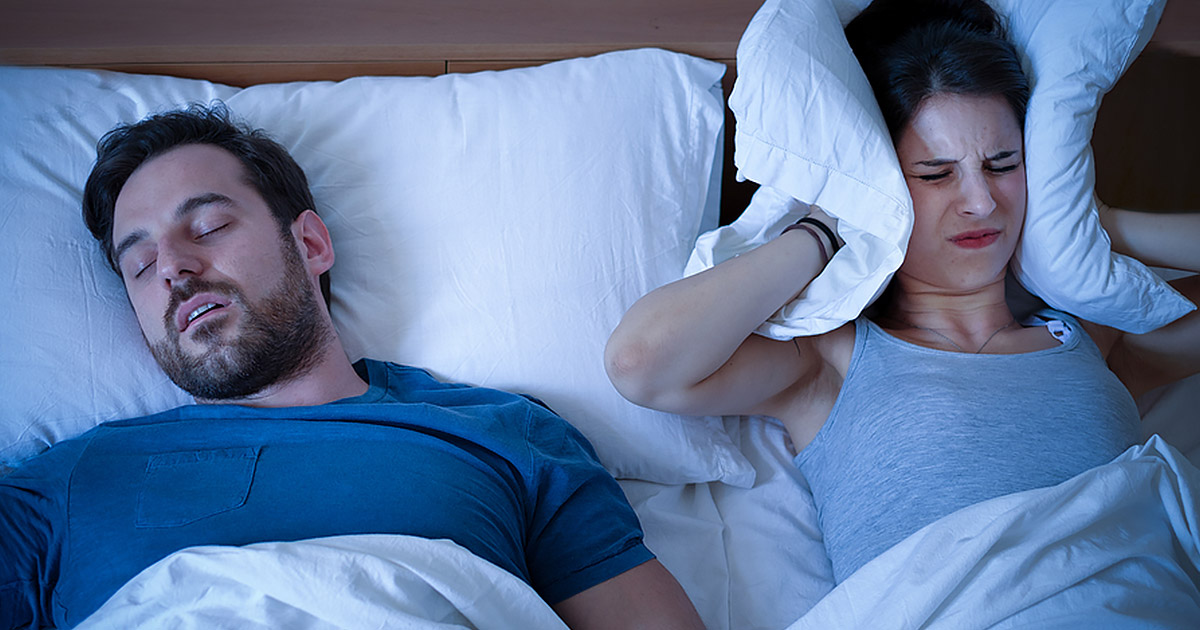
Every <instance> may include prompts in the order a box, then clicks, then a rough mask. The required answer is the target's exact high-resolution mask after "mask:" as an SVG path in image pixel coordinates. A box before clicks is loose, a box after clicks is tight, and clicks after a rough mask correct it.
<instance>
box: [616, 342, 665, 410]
mask: <svg viewBox="0 0 1200 630" xmlns="http://www.w3.org/2000/svg"><path fill="white" fill-rule="evenodd" d="M656 363H657V362H656V361H655V356H654V351H653V349H652V346H651V344H650V343H649V342H648V341H646V340H645V339H642V338H629V337H627V336H624V335H613V336H612V338H610V339H609V340H608V344H607V345H606V346H605V348H604V370H605V372H607V373H608V380H610V381H612V384H613V387H615V388H616V390H617V392H619V393H620V394H621V395H622V396H624V397H625V398H626V399H627V400H629V402H632V403H634V404H637V405H641V406H643V407H653V406H654V404H653V403H654V400H655V398H657V396H656V390H655V384H654V378H653V375H654V374H655V372H656V371H657V369H656V367H655V366H656Z"/></svg>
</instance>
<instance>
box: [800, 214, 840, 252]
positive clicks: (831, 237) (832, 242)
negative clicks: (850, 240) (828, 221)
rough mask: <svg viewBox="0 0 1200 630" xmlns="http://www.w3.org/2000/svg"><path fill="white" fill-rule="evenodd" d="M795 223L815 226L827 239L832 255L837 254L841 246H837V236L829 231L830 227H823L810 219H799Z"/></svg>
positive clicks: (822, 224) (818, 222) (823, 225)
mask: <svg viewBox="0 0 1200 630" xmlns="http://www.w3.org/2000/svg"><path fill="white" fill-rule="evenodd" d="M796 223H797V224H801V223H805V224H808V225H813V226H816V228H817V229H818V230H821V232H822V233H823V234H824V235H825V236H827V237H829V245H830V246H831V247H832V248H833V252H832V253H833V254H836V253H837V252H838V250H839V249H841V248H842V246H841V245H838V240H837V234H834V233H833V230H832V229H830V227H829V226H828V225H825V224H824V223H821V222H820V221H818V220H816V219H814V218H812V217H800V220H799V221H796ZM831 255H832V254H831Z"/></svg>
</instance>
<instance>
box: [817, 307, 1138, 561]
mask: <svg viewBox="0 0 1200 630" xmlns="http://www.w3.org/2000/svg"><path fill="white" fill-rule="evenodd" d="M1035 317H1038V318H1040V319H1041V320H1042V321H1045V320H1053V321H1050V323H1051V324H1052V327H1051V330H1052V331H1054V332H1055V334H1056V336H1059V337H1060V340H1062V341H1063V343H1062V345H1060V346H1059V347H1057V348H1051V349H1048V350H1041V351H1037V352H1030V353H1025V354H1016V355H997V354H980V355H977V354H963V353H956V352H945V351H941V350H934V349H930V348H925V347H922V346H918V345H916V344H912V343H909V342H907V341H903V340H901V339H898V338H896V337H893V336H891V335H889V334H887V333H886V332H884V331H883V330H882V329H881V328H880V327H879V326H876V325H875V324H874V323H872V322H870V321H868V320H866V319H864V318H860V319H858V320H857V321H856V322H855V342H854V353H853V356H852V357H851V359H850V367H849V370H848V371H847V374H846V380H845V382H844V383H843V384H842V389H841V392H840V393H839V394H838V398H837V401H836V402H835V403H834V406H833V410H832V411H831V412H830V414H829V419H828V420H826V421H825V424H824V426H823V427H821V430H820V431H819V432H818V433H817V436H816V437H815V438H814V439H813V441H812V442H811V443H810V444H809V445H808V446H807V447H805V448H804V450H802V451H801V452H800V454H799V455H797V456H796V458H795V465H796V466H797V467H798V468H799V469H800V471H801V472H802V473H803V474H804V476H805V477H806V478H807V479H808V482H809V485H810V486H811V487H812V492H813V499H814V501H815V503H816V506H817V515H818V518H819V521H820V525H821V531H822V532H823V534H824V536H825V548H826V550H827V551H828V552H829V557H830V559H831V560H832V561H833V574H834V579H836V580H837V581H838V582H841V581H842V580H844V579H846V578H847V577H849V576H850V574H851V573H853V572H854V571H855V570H857V569H858V568H859V567H860V566H862V565H863V564H865V563H866V562H868V561H869V560H871V559H872V558H874V557H875V556H877V555H879V554H880V553H883V552H884V551H885V550H887V549H888V548H889V547H891V546H892V545H894V544H896V543H898V542H900V541H901V540H903V539H904V538H905V537H907V536H908V535H909V534H912V533H913V532H915V531H917V530H918V529H920V528H921V527H923V526H925V525H926V524H928V523H931V522H933V521H934V520H937V519H938V518H941V517H942V516H945V515H947V514H949V513H951V512H953V511H955V510H958V509H959V508H963V507H966V506H968V505H971V504H973V503H977V502H979V501H983V500H986V499H990V498H993V497H998V496H1001V495H1004V494H1008V493H1011V492H1018V491H1021V490H1028V489H1030V488H1038V487H1043V486H1051V485H1055V484H1058V483H1060V482H1062V481H1065V480H1067V479H1069V478H1071V477H1073V476H1075V475H1077V474H1079V473H1081V472H1083V471H1085V470H1087V469H1089V468H1092V467H1094V466H1097V465H1100V464H1103V463H1105V462H1107V461H1109V460H1111V459H1112V458H1114V457H1116V456H1117V455H1119V454H1120V453H1121V452H1123V451H1124V450H1125V449H1127V448H1128V447H1129V446H1132V445H1133V444H1135V443H1136V442H1137V441H1138V440H1139V435H1140V431H1139V426H1138V425H1139V417H1138V412H1137V407H1136V405H1135V404H1134V401H1133V398H1132V397H1131V396H1130V394H1129V391H1128V390H1126V389H1125V387H1124V385H1122V383H1121V382H1120V381H1119V380H1118V379H1117V377H1116V375H1114V374H1113V373H1112V372H1111V371H1109V369H1108V366H1107V365H1106V364H1105V362H1104V358H1103V357H1102V356H1101V354H1100V350H1099V348H1097V347H1096V345H1095V344H1094V343H1093V342H1092V340H1091V338H1090V337H1088V336H1087V334H1086V333H1085V332H1084V331H1083V329H1082V328H1081V327H1080V326H1079V323H1078V322H1077V321H1076V320H1074V319H1073V318H1071V317H1070V316H1068V315H1066V314H1064V313H1059V312H1057V311H1048V310H1047V311H1041V312H1039V313H1038V314H1037V315H1036V316H1035ZM1060 322H1061V323H1060Z"/></svg>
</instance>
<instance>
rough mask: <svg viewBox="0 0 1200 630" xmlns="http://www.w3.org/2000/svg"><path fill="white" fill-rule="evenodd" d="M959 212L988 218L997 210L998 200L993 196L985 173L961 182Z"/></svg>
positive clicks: (963, 179) (965, 178) (966, 178)
mask: <svg viewBox="0 0 1200 630" xmlns="http://www.w3.org/2000/svg"><path fill="white" fill-rule="evenodd" d="M960 182H961V184H960V186H961V187H960V192H961V195H962V199H961V200H960V205H959V212H960V213H962V214H969V215H973V216H979V217H986V216H988V215H990V214H991V213H992V211H993V210H995V209H996V198H995V197H994V196H993V195H992V187H991V186H990V185H989V182H988V181H987V176H986V175H984V174H983V173H975V174H973V175H972V176H970V177H964V178H962V179H961V180H960Z"/></svg>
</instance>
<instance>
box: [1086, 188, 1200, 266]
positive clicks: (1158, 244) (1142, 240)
mask: <svg viewBox="0 0 1200 630" xmlns="http://www.w3.org/2000/svg"><path fill="white" fill-rule="evenodd" d="M1096 203H1097V205H1098V206H1099V207H1100V224H1101V225H1102V226H1104V230H1105V231H1106V232H1108V236H1109V238H1110V239H1112V248H1113V251H1116V252H1118V253H1121V254H1125V255H1126V256H1131V257H1133V258H1136V259H1138V260H1140V261H1142V262H1143V263H1145V264H1147V265H1153V266H1155V267H1166V268H1170V269H1182V270H1184V271H1191V272H1194V273H1200V213H1197V212H1174V213H1165V212H1136V211H1132V210H1123V209H1121V208H1110V207H1109V206H1107V205H1105V204H1104V203H1103V202H1101V201H1100V200H1099V199H1097V200H1096Z"/></svg>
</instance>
